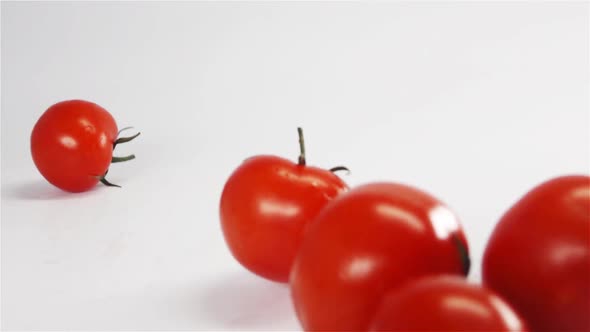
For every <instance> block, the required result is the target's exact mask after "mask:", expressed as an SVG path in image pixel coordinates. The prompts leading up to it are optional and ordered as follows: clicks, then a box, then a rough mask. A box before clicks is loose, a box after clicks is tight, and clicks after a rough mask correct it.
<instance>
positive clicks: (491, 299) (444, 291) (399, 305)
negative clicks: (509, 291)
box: [369, 276, 526, 332]
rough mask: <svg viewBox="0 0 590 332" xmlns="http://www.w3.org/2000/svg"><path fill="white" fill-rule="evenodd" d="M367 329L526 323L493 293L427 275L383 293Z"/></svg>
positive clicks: (489, 327)
mask: <svg viewBox="0 0 590 332" xmlns="http://www.w3.org/2000/svg"><path fill="white" fill-rule="evenodd" d="M369 330H370V331H445V332H447V331H494V332H503V331H518V332H524V331H525V330H526V327H525V323H524V322H523V321H522V319H520V317H519V316H518V315H517V314H516V313H515V312H514V310H513V309H512V308H511V307H510V306H509V305H508V304H507V303H506V302H505V301H504V300H503V299H501V298H500V297H499V296H498V295H496V294H495V293H494V292H492V291H490V290H488V289H486V288H484V287H481V286H478V285H472V284H469V283H468V282H467V281H466V280H465V279H464V278H460V277H456V276H430V277H425V278H421V279H418V280H416V281H412V282H409V283H408V284H406V286H404V287H402V288H401V289H399V290H397V291H393V292H390V293H388V294H387V295H385V297H384V299H383V300H382V301H381V304H380V306H379V309H378V310H377V313H376V314H375V316H374V317H373V320H372V324H371V327H370V329H369Z"/></svg>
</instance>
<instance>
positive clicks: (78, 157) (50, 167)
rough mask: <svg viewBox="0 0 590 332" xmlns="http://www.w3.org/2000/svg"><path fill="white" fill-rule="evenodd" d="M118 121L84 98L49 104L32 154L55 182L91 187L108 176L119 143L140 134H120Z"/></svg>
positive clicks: (35, 130) (33, 136) (71, 187)
mask: <svg viewBox="0 0 590 332" xmlns="http://www.w3.org/2000/svg"><path fill="white" fill-rule="evenodd" d="M117 130H118V129H117V124H116V123H115V120H114V119H113V117H112V116H111V115H110V114H109V113H108V112H107V111H106V110H105V109H104V108H102V107H100V106H99V105H97V104H95V103H91V102H88V101H84V100H68V101H63V102H59V103H57V104H54V105H52V106H51V107H49V108H48V109H47V110H46V111H45V112H44V113H43V115H42V116H41V117H40V118H39V120H38V121H37V123H36V124H35V127H34V128H33V131H32V133H31V154H32V157H33V161H34V163H35V166H36V167H37V169H38V170H39V172H40V173H41V174H42V175H43V177H45V179H47V181H49V182H50V183H51V184H53V185H55V186H56V187H58V188H61V189H63V190H66V191H70V192H82V191H86V190H89V189H90V188H92V187H93V186H95V185H96V184H97V183H98V182H99V181H102V182H103V183H105V184H107V185H112V184H110V183H109V182H108V181H106V179H105V178H104V176H105V175H106V173H107V170H108V168H109V165H110V164H111V162H118V161H126V160H130V159H133V158H134V156H133V155H131V156H127V157H120V158H119V157H114V158H113V149H114V147H115V145H116V144H117V143H124V142H127V141H130V140H131V139H133V138H135V137H137V135H139V134H137V135H135V136H132V137H126V138H119V139H118V138H117V135H118V132H117Z"/></svg>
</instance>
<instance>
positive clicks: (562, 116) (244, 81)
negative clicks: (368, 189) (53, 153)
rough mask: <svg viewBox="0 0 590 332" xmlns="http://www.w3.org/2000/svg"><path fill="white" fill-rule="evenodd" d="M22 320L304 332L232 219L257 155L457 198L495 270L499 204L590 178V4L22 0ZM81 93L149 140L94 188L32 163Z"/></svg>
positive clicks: (11, 214) (11, 213)
mask: <svg viewBox="0 0 590 332" xmlns="http://www.w3.org/2000/svg"><path fill="white" fill-rule="evenodd" d="M1 18H2V23H1V27H2V54H1V55H2V275H1V276H2V328H4V329H7V330H21V329H22V330H27V329H28V330H33V329H36V330H50V329H58V330H65V329H74V330H89V329H92V330H112V329H117V330H153V329H159V330H248V329H249V330H297V329H298V328H299V327H298V323H297V321H296V318H295V316H294V313H293V311H292V307H291V303H290V299H289V292H288V288H287V287H286V286H283V285H278V284H274V283H271V282H268V281H265V280H262V279H259V278H257V277H255V276H252V275H251V274H250V273H248V272H247V271H246V270H244V269H243V268H241V267H240V266H239V265H238V264H237V263H236V262H234V260H233V258H232V257H231V255H230V254H229V251H228V250H227V249H226V247H225V244H224V242H223V238H222V234H221V231H220V227H219V218H218V200H219V197H220V193H221V190H222V188H223V185H224V182H225V179H226V178H227V177H228V176H229V174H230V173H231V171H232V170H233V169H234V168H235V167H236V166H238V165H239V164H240V162H241V161H242V160H243V159H244V158H246V157H248V156H251V155H255V154H260V153H266V154H276V155H281V156H284V157H289V158H292V159H293V160H295V159H296V156H297V153H298V146H297V137H296V129H295V128H296V126H298V125H300V126H303V127H304V129H305V134H306V140H307V149H308V161H309V163H310V164H313V165H318V166H323V167H331V166H335V165H339V164H344V165H347V166H348V167H349V168H350V169H351V170H352V175H350V176H346V177H345V180H346V181H347V182H349V184H351V185H356V184H359V183H364V182H368V181H375V180H388V181H397V182H404V183H408V184H413V185H415V186H417V187H420V188H422V189H424V190H426V191H429V192H431V193H433V194H434V195H435V196H437V197H439V198H441V199H442V200H443V201H445V202H447V203H448V204H449V205H450V206H451V207H452V208H453V209H454V210H455V211H456V212H457V213H458V214H459V216H460V217H461V219H462V220H463V223H464V227H465V229H466V231H467V234H468V239H469V241H470V245H471V251H472V258H473V260H474V266H473V270H472V274H471V278H472V280H474V281H477V280H479V278H480V276H479V275H480V262H481V255H482V252H483V249H484V247H485V242H486V240H487V237H488V236H489V234H490V232H491V231H492V228H493V226H494V224H495V222H496V221H497V220H498V218H499V217H500V216H501V214H502V213H503V212H504V211H505V210H506V209H507V208H508V207H509V206H510V205H511V204H512V203H513V202H514V201H515V200H516V199H517V198H518V197H520V196H521V195H522V194H524V192H526V191H527V190H528V189H530V188H532V187H533V186H534V185H536V184H538V183H540V182H542V181H544V180H546V179H549V178H551V177H553V176H557V175H560V174H570V173H588V171H589V167H590V160H589V157H590V155H589V154H590V152H589V151H590V140H589V138H590V137H589V135H590V114H589V111H588V110H589V99H588V97H589V96H588V89H589V65H588V56H589V52H588V37H589V36H588V35H589V32H588V24H589V18H588V3H584V2H578V3H569V4H568V3H533V2H528V3H492V4H490V3H471V4H470V3H449V4H445V3H425V2H421V3H414V4H408V3H389V4H387V3H372V4H369V3H366V4H360V3H346V4H342V3H340V4H339V3H322V4H320V3H259V4H248V3H163V2H162V3H83V2H78V3H61V4H51V3H6V2H3V3H2V17H1ZM71 98H82V99H88V100H91V101H94V102H96V103H98V104H100V105H102V106H103V107H105V108H106V109H108V110H109V111H110V112H111V113H112V114H113V115H114V117H115V118H116V119H117V121H118V124H119V126H120V127H123V126H128V125H133V126H135V128H137V129H138V130H140V131H141V132H142V135H141V136H140V138H139V139H137V141H134V142H132V143H128V144H125V145H121V146H120V147H117V150H118V153H119V154H120V155H124V154H127V153H131V152H133V153H135V154H136V155H137V159H136V160H134V161H131V162H128V163H123V164H119V165H115V166H113V167H112V169H111V172H110V173H109V175H110V179H111V181H113V182H115V183H119V184H121V185H122V186H123V188H122V189H116V188H106V187H103V186H97V187H96V189H95V190H92V191H90V192H87V193H84V194H68V193H64V192H61V191H59V190H57V189H55V188H53V187H52V186H50V185H49V184H47V183H46V182H45V181H44V180H43V178H42V177H41V176H40V175H39V174H38V173H37V171H36V169H35V167H34V165H33V163H32V160H31V158H30V152H29V135H30V132H31V129H32V127H33V125H34V123H35V121H36V119H37V118H38V117H39V116H40V115H41V114H42V112H43V111H44V110H45V109H46V108H47V107H48V106H50V105H51V104H53V103H55V102H57V101H61V100H65V99H71Z"/></svg>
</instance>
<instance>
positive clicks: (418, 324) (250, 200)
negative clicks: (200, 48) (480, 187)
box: [220, 129, 590, 331]
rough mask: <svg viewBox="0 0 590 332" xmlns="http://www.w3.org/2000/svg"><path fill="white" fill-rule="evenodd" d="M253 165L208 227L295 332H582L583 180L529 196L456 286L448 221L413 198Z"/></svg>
mask: <svg viewBox="0 0 590 332" xmlns="http://www.w3.org/2000/svg"><path fill="white" fill-rule="evenodd" d="M299 135H300V146H301V151H302V152H301V155H300V157H299V161H298V163H293V162H291V161H289V160H286V159H283V158H280V157H276V156H270V155H262V156H255V157H252V158H249V159H247V160H246V161H244V162H243V163H242V164H241V165H240V166H239V167H238V168H237V169H236V170H235V171H234V172H233V174H232V175H231V176H230V178H229V179H228V180H227V183H226V184H225V187H224V190H223V194H222V197H221V202H220V218H221V226H222V230H223V234H224V237H225V240H226V243H227V245H228V247H229V249H230V251H231V253H232V254H233V256H234V257H235V258H236V259H237V261H239V262H240V263H241V264H242V265H243V266H244V267H246V268H247V269H249V270H250V271H252V272H254V273H255V274H258V275H260V276H262V277H264V278H267V279H270V280H274V281H278V282H288V283H289V286H290V289H291V297H292V300H293V304H294V307H295V311H296V313H297V316H298V318H299V321H300V323H301V325H302V327H303V328H304V329H305V330H306V331H415V330H420V331H426V330H428V331H527V330H531V331H590V243H589V240H590V177H588V176H564V177H559V178H555V179H552V180H550V181H547V182H545V183H543V184H541V185H539V186H538V187H536V188H534V189H533V190H531V191H530V192H528V193H527V194H526V195H525V196H524V197H523V198H522V199H521V200H520V201H519V202H517V203H516V204H515V205H514V206H513V207H512V208H510V209H509V210H508V211H507V212H506V213H505V214H504V216H503V217H502V219H501V220H500V222H499V223H498V225H497V226H496V229H495V230H494V232H493V234H492V236H491V238H490V240H489V243H488V244H487V248H486V251H485V254H484V257H483V271H482V275H483V285H477V284H473V283H470V282H468V281H467V280H466V278H465V277H466V276H467V274H468V272H469V265H470V260H469V250H468V245H467V240H466V237H465V235H464V233H463V230H462V228H461V225H460V223H459V220H458V218H457V216H456V215H455V214H454V213H453V212H452V211H451V210H450V209H449V208H448V207H447V206H446V205H445V204H444V203H442V202H441V201H440V200H438V199H437V198H435V197H433V196H432V195H430V194H428V193H426V192H424V191H422V190H419V189H417V188H414V187H411V186H407V185H402V184H396V183H387V182H382V183H370V184H365V185H362V186H359V187H356V188H352V189H349V188H348V186H347V185H346V184H345V183H344V182H343V181H342V180H341V179H340V178H339V177H338V176H336V175H335V174H334V172H333V171H335V170H339V169H343V168H342V167H337V168H335V169H332V170H326V169H321V168H316V167H310V166H307V165H306V161H305V154H304V151H305V150H304V145H303V136H302V132H301V129H299Z"/></svg>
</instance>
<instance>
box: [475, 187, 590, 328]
mask: <svg viewBox="0 0 590 332" xmlns="http://www.w3.org/2000/svg"><path fill="white" fill-rule="evenodd" d="M482 276H483V282H484V284H485V285H486V286H488V287H490V288H492V289H494V290H495V291H496V292H498V293H499V294H500V295H501V296H503V297H504V298H505V299H506V300H507V301H509V302H510V303H511V304H512V305H513V307H514V308H515V309H516V310H517V311H518V312H519V313H521V314H522V317H523V318H524V319H525V320H526V321H527V323H528V325H529V327H530V328H531V330H533V331H576V332H578V331H580V332H581V331H590V177H588V176H563V177H559V178H555V179H551V180H549V181H547V182H544V183H542V184H541V185H539V186H537V187H536V188H534V189H533V190H531V191H530V192H528V193H527V194H526V195H524V197H522V198H521V199H520V200H519V201H518V202H517V203H516V204H515V205H513V206H512V207H511V208H510V209H509V210H508V211H507V212H506V213H505V214H504V216H503V217H502V218H501V219H500V222H499V223H498V225H497V226H496V228H495V230H494V232H493V233H492V236H491V238H490V240H489V242H488V245H487V248H486V250H485V253H484V257H483V273H482Z"/></svg>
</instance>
